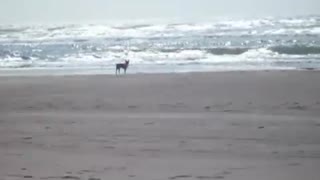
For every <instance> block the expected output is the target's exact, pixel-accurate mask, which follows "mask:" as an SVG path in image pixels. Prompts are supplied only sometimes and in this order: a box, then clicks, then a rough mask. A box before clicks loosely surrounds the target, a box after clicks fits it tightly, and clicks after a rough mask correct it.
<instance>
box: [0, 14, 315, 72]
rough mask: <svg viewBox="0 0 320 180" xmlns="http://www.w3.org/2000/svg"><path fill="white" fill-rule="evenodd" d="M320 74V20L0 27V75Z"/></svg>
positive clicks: (222, 20) (266, 19) (265, 19)
mask: <svg viewBox="0 0 320 180" xmlns="http://www.w3.org/2000/svg"><path fill="white" fill-rule="evenodd" d="M124 59H130V71H129V72H130V73H140V72H141V73H159V72H189V71H229V70H265V69H269V70H274V69H297V70H299V69H309V68H311V69H319V68H320V16H315V15H313V16H301V17H285V18H273V17H268V18H260V19H237V20H234V19H216V20H212V21H208V22H201V23H152V22H131V23H122V24H112V23H104V24H103V23H100V24H58V25H0V71H10V72H15V71H20V72H22V71H23V72H33V71H36V70H37V71H43V72H47V71H49V70H54V71H59V72H62V73H68V72H72V73H77V72H83V73H89V74H90V73H114V71H115V69H114V64H115V63H119V62H122V61H123V60H124Z"/></svg>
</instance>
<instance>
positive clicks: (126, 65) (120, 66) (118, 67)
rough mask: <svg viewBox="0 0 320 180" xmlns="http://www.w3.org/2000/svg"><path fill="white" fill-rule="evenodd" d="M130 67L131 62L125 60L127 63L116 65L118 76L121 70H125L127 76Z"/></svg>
mask: <svg viewBox="0 0 320 180" xmlns="http://www.w3.org/2000/svg"><path fill="white" fill-rule="evenodd" d="M128 66H129V60H125V63H119V64H116V75H118V72H119V74H120V69H121V68H122V69H123V70H124V74H126V73H127V69H128Z"/></svg>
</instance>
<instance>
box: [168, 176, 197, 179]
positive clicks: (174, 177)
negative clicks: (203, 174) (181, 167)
mask: <svg viewBox="0 0 320 180" xmlns="http://www.w3.org/2000/svg"><path fill="white" fill-rule="evenodd" d="M191 177H192V176H191V175H178V176H173V177H169V179H181V178H191Z"/></svg>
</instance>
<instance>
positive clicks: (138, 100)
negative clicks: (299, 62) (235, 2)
mask: <svg viewBox="0 0 320 180" xmlns="http://www.w3.org/2000/svg"><path fill="white" fill-rule="evenodd" d="M319 167H320V72H316V71H260V72H212V73H185V74H183V73H182V74H135V75H132V74H128V75H126V76H118V77H116V76H113V75H90V76H38V77H0V180H15V179H17V180H18V179H39V180H40V179H44V180H55V179H57V180H58V179H70V180H82V179H83V180H104V179H105V180H107V179H108V180H109V179H110V180H124V179H132V180H166V179H167V180H168V179H169V180H189V179H190V180H192V179H195V180H207V179H226V180H302V179H303V180H318V179H319V177H320V171H319Z"/></svg>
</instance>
